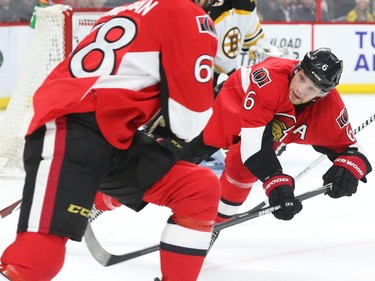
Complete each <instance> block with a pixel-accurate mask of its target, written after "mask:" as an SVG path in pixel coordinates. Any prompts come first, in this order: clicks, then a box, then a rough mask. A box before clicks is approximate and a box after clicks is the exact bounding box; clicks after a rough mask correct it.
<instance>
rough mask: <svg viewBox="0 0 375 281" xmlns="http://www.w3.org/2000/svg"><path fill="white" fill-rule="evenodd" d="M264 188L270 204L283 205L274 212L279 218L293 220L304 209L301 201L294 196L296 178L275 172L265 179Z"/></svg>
mask: <svg viewBox="0 0 375 281" xmlns="http://www.w3.org/2000/svg"><path fill="white" fill-rule="evenodd" d="M263 188H264V191H265V192H266V195H267V196H268V200H269V203H270V206H277V205H280V206H281V208H280V209H278V210H276V211H273V212H272V214H273V215H274V216H275V217H276V218H277V219H281V220H291V219H292V218H293V217H294V215H295V214H298V213H299V212H300V211H301V210H302V204H301V202H300V201H299V200H298V199H296V198H295V197H294V179H293V178H292V177H291V176H288V175H284V174H275V175H273V176H271V177H268V178H267V179H266V180H265V182H264V183H263Z"/></svg>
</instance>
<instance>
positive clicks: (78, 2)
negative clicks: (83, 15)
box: [73, 0, 92, 9]
mask: <svg viewBox="0 0 375 281" xmlns="http://www.w3.org/2000/svg"><path fill="white" fill-rule="evenodd" d="M73 8H81V9H85V8H92V3H91V0H75V1H74V5H73Z"/></svg>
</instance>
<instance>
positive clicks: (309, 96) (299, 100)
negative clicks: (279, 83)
mask: <svg viewBox="0 0 375 281" xmlns="http://www.w3.org/2000/svg"><path fill="white" fill-rule="evenodd" d="M317 97H322V91H321V90H320V89H319V87H317V86H316V85H315V84H314V82H313V81H311V80H310V79H309V78H308V77H307V76H306V74H305V72H304V71H303V70H298V71H297V72H296V74H295V75H294V76H293V78H292V81H290V85H289V100H290V102H291V103H292V104H294V105H299V104H304V103H307V102H309V101H311V100H313V99H315V98H317Z"/></svg>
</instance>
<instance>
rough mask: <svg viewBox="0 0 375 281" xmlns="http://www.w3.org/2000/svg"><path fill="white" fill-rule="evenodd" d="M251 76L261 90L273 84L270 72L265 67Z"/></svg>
mask: <svg viewBox="0 0 375 281" xmlns="http://www.w3.org/2000/svg"><path fill="white" fill-rule="evenodd" d="M251 75H252V76H251V80H253V83H255V84H257V85H258V87H259V88H262V87H263V86H265V85H267V84H268V83H271V82H272V80H271V78H270V76H269V73H268V70H267V69H265V68H264V67H262V68H261V69H257V70H255V71H254V72H253V73H252V74H251Z"/></svg>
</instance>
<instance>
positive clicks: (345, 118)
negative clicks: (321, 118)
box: [336, 108, 349, 129]
mask: <svg viewBox="0 0 375 281" xmlns="http://www.w3.org/2000/svg"><path fill="white" fill-rule="evenodd" d="M336 122H337V124H338V125H339V127H340V129H342V128H344V127H345V126H346V125H348V123H349V115H348V111H347V110H346V108H344V109H343V110H341V112H340V115H339V116H338V117H337V118H336Z"/></svg>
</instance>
